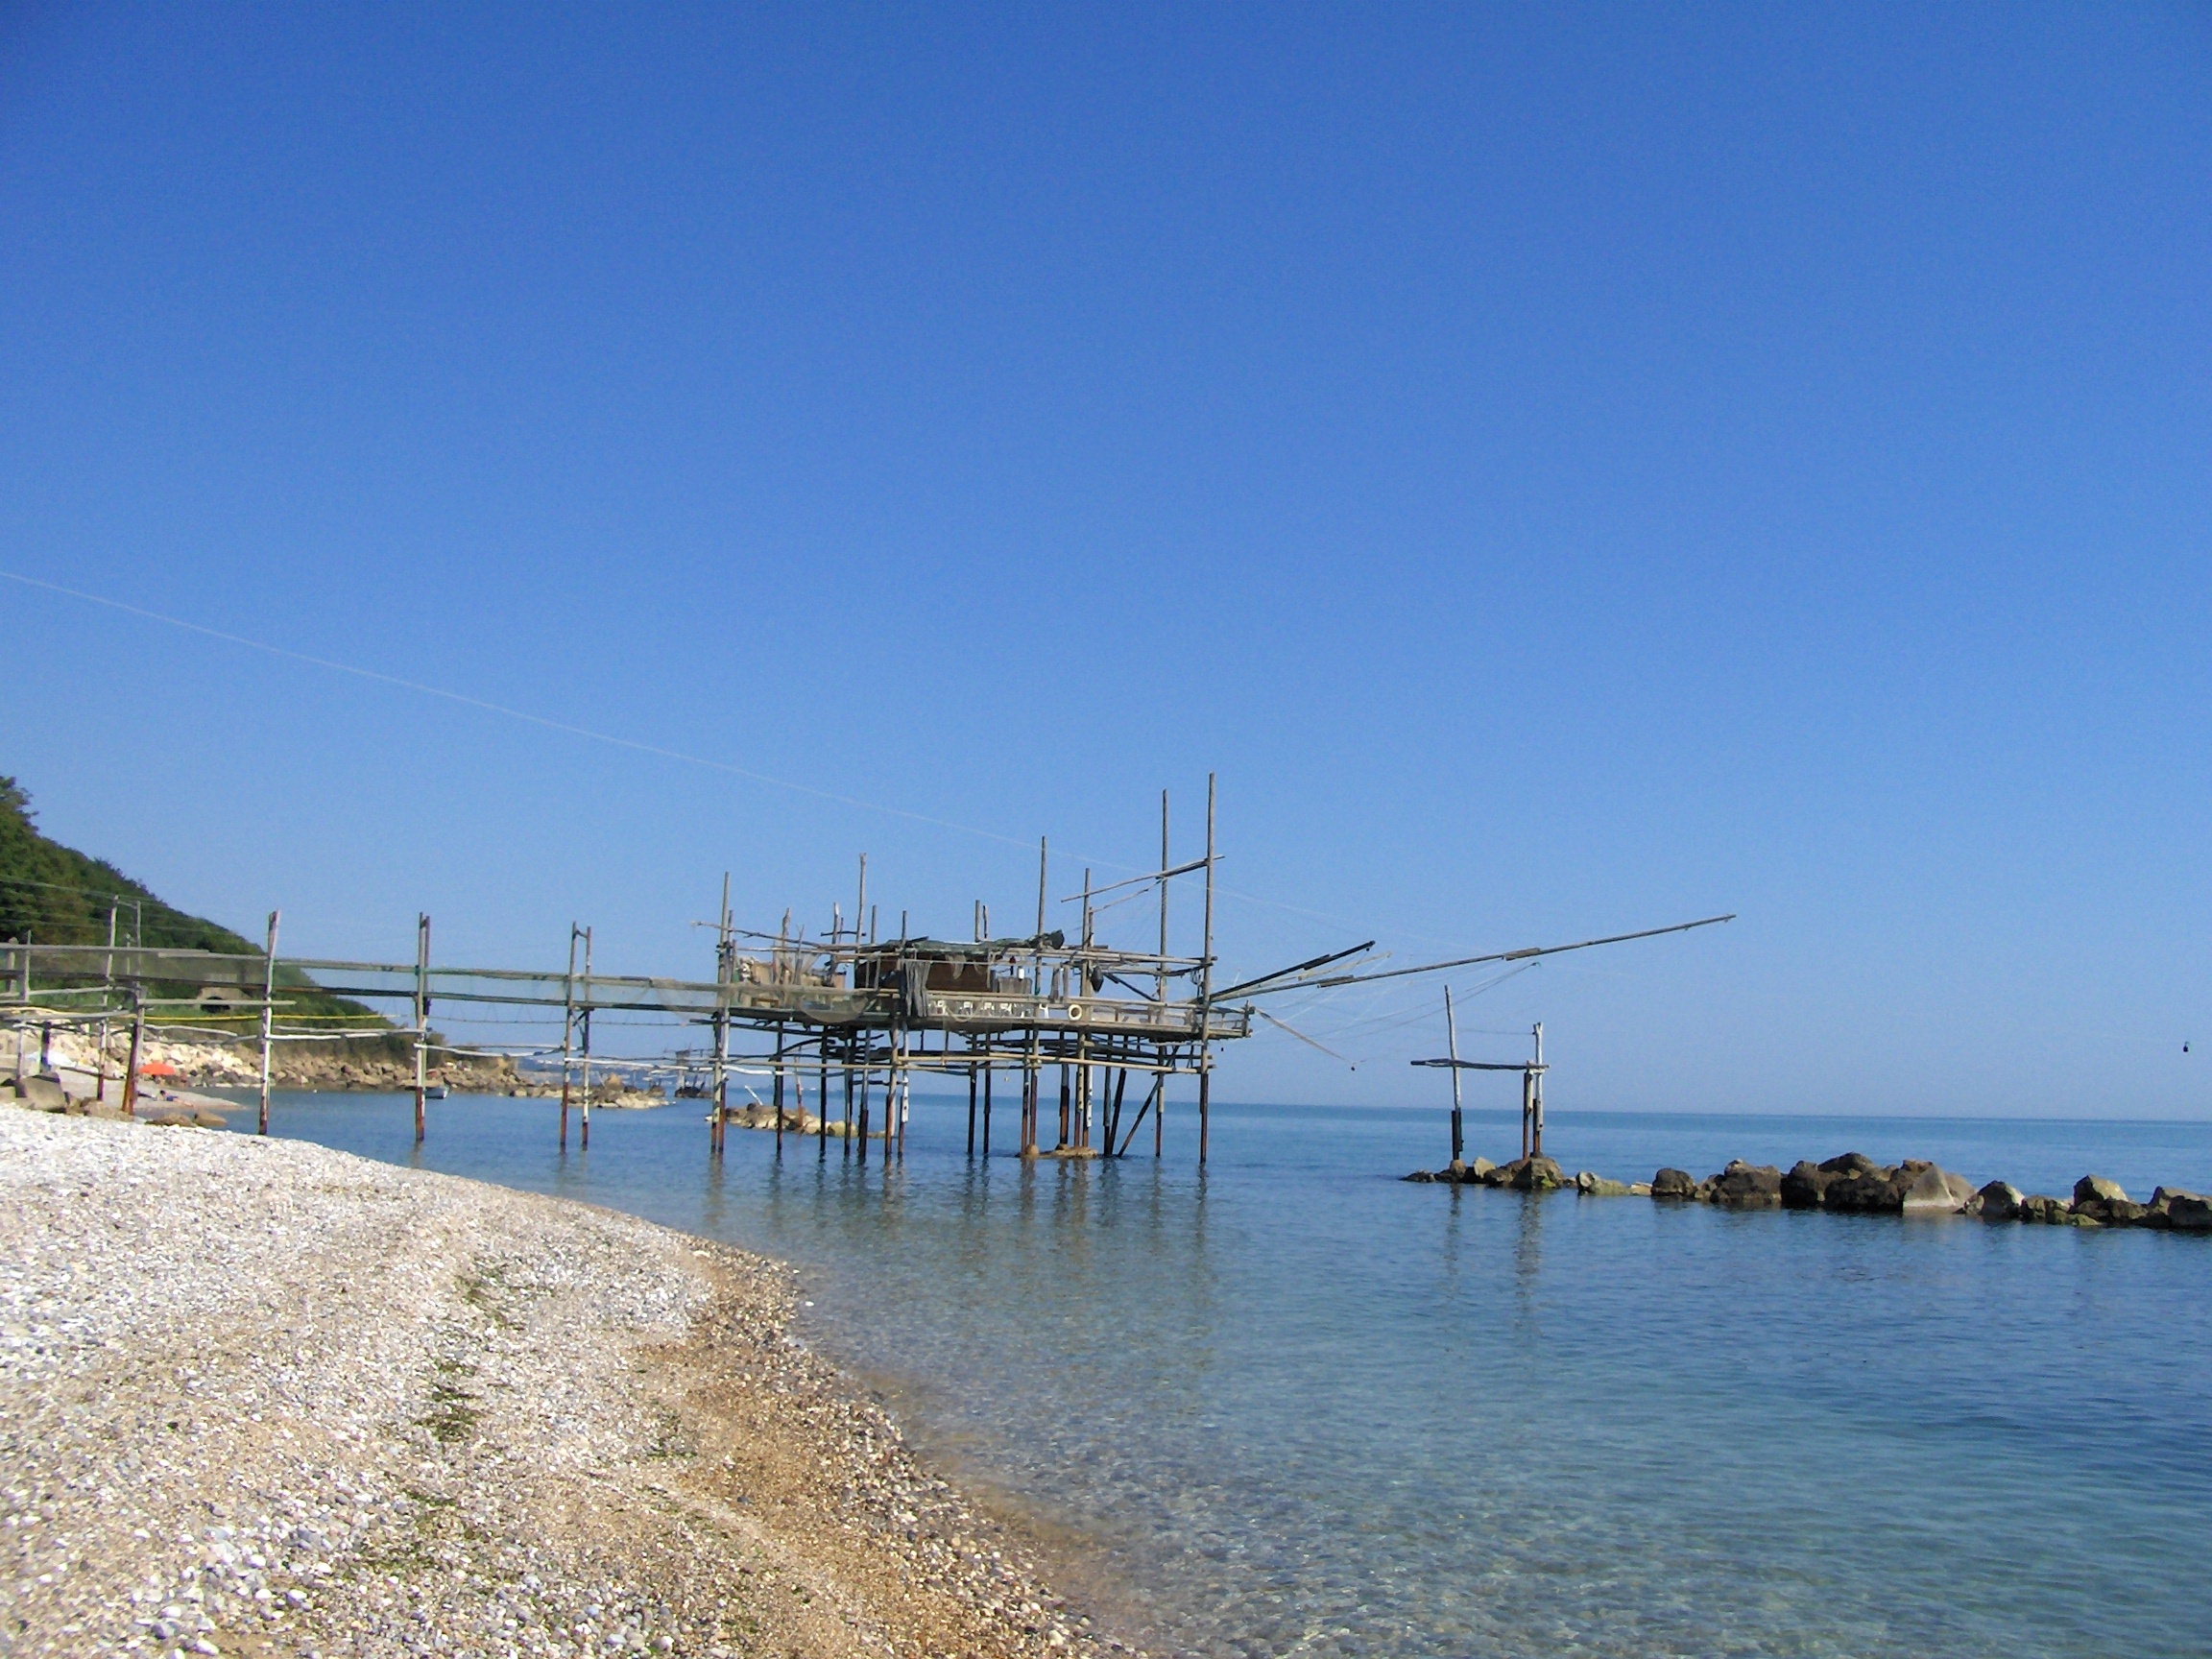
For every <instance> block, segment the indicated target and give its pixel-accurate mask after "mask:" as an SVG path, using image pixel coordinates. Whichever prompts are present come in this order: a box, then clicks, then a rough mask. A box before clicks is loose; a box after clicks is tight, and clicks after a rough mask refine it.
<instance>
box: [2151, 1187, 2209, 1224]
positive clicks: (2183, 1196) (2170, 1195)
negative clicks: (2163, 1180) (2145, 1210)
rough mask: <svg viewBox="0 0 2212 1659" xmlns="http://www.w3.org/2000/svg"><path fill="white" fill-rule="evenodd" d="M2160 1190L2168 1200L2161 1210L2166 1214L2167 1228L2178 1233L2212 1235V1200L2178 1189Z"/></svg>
mask: <svg viewBox="0 0 2212 1659" xmlns="http://www.w3.org/2000/svg"><path fill="white" fill-rule="evenodd" d="M2158 1190H2159V1192H2161V1193H2163V1194H2164V1195H2165V1199H2166V1202H2165V1203H2164V1204H2162V1205H2160V1206H2159V1208H2160V1209H2161V1210H2163V1211H2164V1212H2165V1214H2166V1225H2167V1226H2169V1227H2171V1228H2173V1229H2174V1231H2175V1232H2176V1233H2212V1198H2206V1197H2204V1196H2203V1195H2202V1194H2201V1193H2197V1192H2184V1191H2181V1190H2179V1189H2178V1188H2176V1189H2175V1190H2172V1191H2168V1190H2166V1189H2165V1188H2163V1187H2161V1188H2159V1189H2158Z"/></svg>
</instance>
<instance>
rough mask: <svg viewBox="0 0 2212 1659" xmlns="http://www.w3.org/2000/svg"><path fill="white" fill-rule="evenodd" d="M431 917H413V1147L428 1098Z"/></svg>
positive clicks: (421, 1124)
mask: <svg viewBox="0 0 2212 1659" xmlns="http://www.w3.org/2000/svg"><path fill="white" fill-rule="evenodd" d="M429 1044H430V918H429V917H428V916H427V915H419V916H417V917H416V918H415V1144H416V1145H418V1146H420V1145H421V1144H422V1130H423V1121H422V1102H423V1101H424V1100H425V1099H426V1098H427V1097H428V1095H429V1078H428V1076H427V1075H426V1070H425V1068H426V1066H427V1063H428V1061H429V1058H430V1053H429Z"/></svg>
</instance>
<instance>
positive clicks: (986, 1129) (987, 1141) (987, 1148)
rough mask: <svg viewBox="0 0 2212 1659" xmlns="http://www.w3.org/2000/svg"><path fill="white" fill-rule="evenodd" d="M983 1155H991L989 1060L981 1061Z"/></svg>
mask: <svg viewBox="0 0 2212 1659" xmlns="http://www.w3.org/2000/svg"><path fill="white" fill-rule="evenodd" d="M983 1156H984V1157H986V1158H988V1157H990V1156H991V1062H990V1061H988V1060H986V1061H984V1062H983Z"/></svg>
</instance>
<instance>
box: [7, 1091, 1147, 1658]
mask: <svg viewBox="0 0 2212 1659" xmlns="http://www.w3.org/2000/svg"><path fill="white" fill-rule="evenodd" d="M792 1297H793V1292H792V1286H791V1283H790V1280H789V1278H788V1276H787V1274H786V1273H785V1272H784V1270H782V1269H781V1268H780V1267H779V1266H777V1265H776V1264H774V1263H772V1262H765V1261H762V1260H760V1259H757V1258H754V1257H749V1256H746V1255H744V1254H742V1253H740V1252H737V1251H733V1250H730V1249H727V1248H724V1247H722V1246H718V1245H709V1244H707V1243H705V1242H703V1241H701V1240H698V1239H694V1238H685V1237H684V1236H683V1235H680V1234H676V1233H671V1232H668V1231H666V1230H665V1229H662V1228H659V1227H654V1226H650V1225H648V1224H646V1223H644V1222H641V1221H637V1220H634V1219H632V1218H630V1217H627V1216H622V1215H616V1214H610V1213H607V1212H603V1211H599V1210H594V1209H590V1208H588V1207H585V1206H582V1205H575V1204H567V1203H563V1202H560V1201H557V1200H553V1199H546V1198H539V1197H535V1196H531V1195H528V1194H523V1193H517V1192H511V1191H508V1190H504V1189H500V1188H496V1187H489V1186H484V1185H482V1184H479V1183H476V1182H471V1181H463V1180H458V1179H455V1178H453V1177H450V1176H443V1175H434V1174H427V1173H423V1172H420V1171H414V1170H405V1169H397V1168H393V1167H390V1166H384V1165H380V1164H374V1163H371V1162H368V1161H366V1160H363V1159H359V1158H354V1157H350V1156H348V1155H346V1154H344V1153H338V1152H331V1151H326V1150H325V1149H323V1148H321V1147H317V1146H311V1145H306V1144H303V1143H301V1142H285V1141H260V1140H256V1139H253V1138H252V1137H247V1136H240V1135H232V1134H225V1133H219V1132H212V1131H207V1130H198V1129H182V1128H154V1127H148V1126H144V1125H139V1124H131V1123H116V1122H104V1121H100V1120H97V1119H92V1118H62V1117H55V1116H47V1115H43V1114H36V1113H32V1112H26V1111H21V1110H13V1109H11V1110H6V1111H0V1376H4V1378H5V1392H6V1401H7V1407H8V1408H7V1411H6V1414H5V1418H4V1420H0V1488H4V1496H5V1503H4V1504H0V1507H4V1509H5V1522H4V1526H5V1530H6V1538H7V1543H6V1550H7V1551H8V1557H9V1559H8V1569H7V1575H6V1581H5V1584H4V1586H0V1598H4V1605H0V1653H6V1654H8V1655H11V1656H12V1655H19V1654H20V1655H29V1654H49V1653H50V1654H58V1655H59V1654H67V1655H80V1654H108V1653H133V1654H138V1655H145V1656H152V1655H156V1654H160V1655H169V1654H182V1655H191V1654H209V1653H224V1654H231V1653H237V1654H271V1655H273V1654H301V1655H308V1654H319V1655H330V1656H335V1655H340V1654H363V1655H368V1654H378V1655H381V1654H422V1653H460V1654H487V1655H492V1654H498V1655H507V1654H517V1655H519V1654H548V1653H562V1654H581V1653H587V1652H589V1653H593V1654H602V1655H606V1654H624V1653H632V1652H644V1653H668V1652H672V1653H678V1654H763V1655H766V1654H774V1655H779V1656H782V1655H790V1656H794V1659H799V1656H805V1659H812V1656H813V1655H818V1654H820V1655H832V1654H834V1655H844V1654H861V1653H868V1654H883V1653H926V1654H978V1655H997V1654H1017V1653H1028V1654H1034V1653H1061V1654H1066V1653H1091V1652H1105V1651H1108V1650H1110V1648H1111V1647H1112V1645H1111V1644H1108V1643H1104V1642H1100V1641H1094V1639H1093V1638H1092V1637H1091V1636H1090V1634H1089V1633H1088V1631H1087V1629H1086V1627H1085V1623H1084V1621H1082V1620H1081V1619H1080V1618H1079V1617H1078V1616H1077V1615H1075V1614H1074V1613H1073V1612H1072V1611H1071V1610H1070V1609H1068V1608H1067V1607H1065V1606H1063V1605H1061V1604H1059V1603H1057V1602H1056V1601H1055V1600H1054V1599H1053V1598H1052V1597H1051V1596H1050V1595H1049V1594H1048V1593H1047V1592H1046V1589H1045V1588H1044V1586H1043V1585H1042V1583H1041V1582H1040V1580H1039V1577H1038V1575H1037V1571H1036V1568H1035V1566H1034V1563H1033V1560H1032V1558H1031V1557H1030V1556H1029V1555H1028V1553H1027V1552H1026V1551H1024V1550H1023V1548H1022V1545H1021V1543H1020V1542H1019V1540H1018V1539H1017V1538H1015V1537H1014V1536H1013V1535H1012V1534H1011V1533H1009V1532H1008V1531H1007V1530H1006V1529H1005V1528H1004V1527H1001V1526H999V1525H998V1523H996V1522H994V1521H993V1520H991V1519H990V1518H988V1517H987V1516H985V1515H983V1514H982V1513H980V1512H979V1511H977V1510H976V1509H975V1508H974V1506H972V1505H971V1504H969V1503H966V1502H964V1501H963V1500H962V1499H961V1497H960V1496H959V1495H958V1494H957V1493H955V1492H954V1491H952V1490H951V1489H950V1487H948V1486H947V1485H946V1484H945V1483H944V1482H943V1481H942V1480H940V1479H935V1478H934V1477H932V1476H931V1475H930V1474H929V1472H928V1471H927V1470H926V1469H925V1468H924V1467H922V1466H921V1465H920V1464H919V1463H918V1462H917V1460H916V1459H915V1458H914V1457H913V1456H912V1455H910V1454H909V1453H908V1452H906V1451H905V1449H904V1448H903V1446H902V1443H901V1441H900V1437H899V1434H898V1432H897V1431H896V1429H895V1428H894V1427H893V1426H892V1425H891V1424H890V1423H889V1422H888V1421H887V1420H886V1419H885V1418H884V1417H883V1415H882V1414H881V1412H880V1411H878V1409H876V1408H875V1407H873V1406H872V1405H870V1404H869V1403H868V1402H867V1401H866V1400H865V1399H864V1398H861V1397H860V1396H859V1395H858V1393H857V1392H856V1391H855V1390H854V1388H853V1387H852V1386H851V1385H850V1384H849V1383H847V1382H846V1381H845V1380H844V1379H842V1378H840V1377H839V1376H838V1375H837V1374H836V1373H835V1372H834V1371H833V1370H832V1369H831V1368H830V1367H829V1366H828V1365H826V1364H825V1363H824V1362H822V1361H821V1360H819V1359H817V1358H814V1357H813V1356H812V1355H810V1354H809V1353H807V1352H806V1351H805V1349H804V1348H802V1347H801V1346H800V1345H799V1344H798V1343H797V1342H796V1341H795V1340H794V1339H793V1338H792V1337H791V1336H790V1335H789V1334H788V1331H787V1322H788V1312H789V1310H790V1308H791V1306H792Z"/></svg>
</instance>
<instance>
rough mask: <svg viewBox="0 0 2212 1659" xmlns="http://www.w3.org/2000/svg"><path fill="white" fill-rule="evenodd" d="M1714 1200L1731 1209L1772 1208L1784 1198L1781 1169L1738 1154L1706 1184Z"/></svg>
mask: <svg viewBox="0 0 2212 1659" xmlns="http://www.w3.org/2000/svg"><path fill="white" fill-rule="evenodd" d="M1705 1185H1706V1188H1707V1190H1709V1191H1710V1192H1711V1193H1712V1202H1713V1203H1715V1204H1719V1205H1721V1206H1723V1207H1725V1208H1727V1209H1730V1210H1771V1209H1773V1208H1774V1207H1775V1206H1777V1205H1778V1204H1780V1203H1781V1202H1782V1171H1781V1170H1779V1169H1777V1168H1775V1167H1774V1166H1773V1165H1771V1164H1746V1163H1744V1162H1743V1159H1741V1158H1738V1159H1736V1160H1734V1161H1733V1162H1732V1163H1730V1164H1729V1166H1728V1167H1727V1168H1725V1169H1723V1170H1721V1171H1720V1173H1719V1174H1718V1175H1716V1176H1714V1177H1713V1179H1712V1180H1710V1181H1708V1182H1707V1183H1706V1184H1705Z"/></svg>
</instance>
